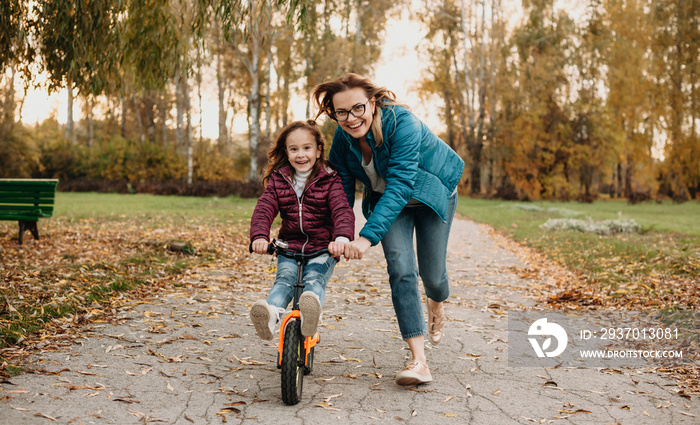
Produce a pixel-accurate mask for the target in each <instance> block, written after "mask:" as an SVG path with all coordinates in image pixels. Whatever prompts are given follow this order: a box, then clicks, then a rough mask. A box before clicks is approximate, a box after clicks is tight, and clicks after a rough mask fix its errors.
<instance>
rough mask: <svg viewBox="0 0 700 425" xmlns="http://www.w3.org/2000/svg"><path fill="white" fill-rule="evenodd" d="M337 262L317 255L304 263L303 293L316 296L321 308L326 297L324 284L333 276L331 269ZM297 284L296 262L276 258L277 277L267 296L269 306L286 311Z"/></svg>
mask: <svg viewBox="0 0 700 425" xmlns="http://www.w3.org/2000/svg"><path fill="white" fill-rule="evenodd" d="M337 262H338V261H337V260H336V259H335V258H333V257H331V256H329V255H328V254H324V255H319V256H318V257H315V258H312V259H310V260H309V262H308V263H306V267H305V268H304V275H303V280H304V292H306V291H311V292H313V293H314V294H316V295H318V299H319V300H320V301H321V306H323V300H324V298H325V297H326V284H327V283H328V280H329V279H330V278H331V276H332V275H333V269H334V268H335V265H336V263H337ZM296 282H297V262H296V261H295V260H292V259H291V258H287V257H283V256H281V255H280V256H278V257H277V277H276V278H275V284H274V285H272V289H270V294H269V295H268V296H267V303H268V304H269V305H271V306H274V307H278V308H281V309H286V308H287V305H289V302H290V301H291V300H292V298H294V284H295V283H296Z"/></svg>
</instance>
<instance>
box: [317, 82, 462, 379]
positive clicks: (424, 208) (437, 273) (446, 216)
mask: <svg viewBox="0 0 700 425" xmlns="http://www.w3.org/2000/svg"><path fill="white" fill-rule="evenodd" d="M313 97H314V100H315V102H316V106H317V108H318V110H319V113H318V114H319V115H321V114H322V113H325V114H327V115H328V116H329V117H330V118H331V119H333V120H335V121H337V122H338V124H339V126H338V128H337V130H336V132H335V135H334V136H333V145H332V146H331V150H330V153H329V160H330V162H331V164H332V165H333V166H335V167H336V168H337V170H338V173H339V174H340V178H341V180H342V182H343V189H344V190H345V194H346V195H347V197H348V201H349V203H350V205H353V203H354V201H355V182H356V180H359V181H361V182H362V183H363V185H364V193H363V199H362V212H363V214H364V216H365V217H366V218H367V223H366V224H365V225H364V227H363V228H362V229H361V230H360V232H359V237H358V238H357V239H356V240H354V241H352V242H350V243H347V244H345V253H344V255H345V257H346V258H347V259H360V258H362V256H363V254H364V253H365V252H366V251H367V250H368V249H369V248H370V247H371V246H374V245H377V244H378V243H379V242H381V243H382V249H383V250H384V256H385V258H386V261H387V269H388V272H389V283H390V285H391V294H392V302H393V304H394V311H395V312H396V318H397V320H398V322H399V329H400V330H401V335H402V337H403V338H404V339H405V340H406V342H407V343H408V346H409V348H410V350H411V355H412V361H411V362H410V363H409V364H408V365H407V366H406V368H405V369H404V370H402V371H401V372H399V373H398V374H397V375H396V383H397V384H399V385H413V384H422V383H426V382H430V381H432V376H431V375H430V369H429V368H428V365H427V362H426V357H425V342H424V335H425V334H426V327H425V321H424V320H423V308H422V303H421V296H420V288H419V286H418V276H420V277H421V278H422V280H423V286H424V288H425V294H426V305H427V310H428V332H427V333H428V334H429V335H430V339H431V341H432V342H433V343H434V344H437V343H439V342H440V340H441V339H442V335H443V321H444V309H443V304H442V303H443V301H444V300H445V299H446V298H447V297H448V296H449V292H450V290H449V280H448V276H447V264H446V258H447V240H448V238H449V233H450V227H451V225H452V218H453V217H454V213H455V208H456V206H457V184H458V183H459V180H460V178H461V176H462V172H463V171H464V161H462V159H461V158H460V157H459V156H458V155H457V154H456V153H455V152H454V151H453V150H452V149H450V147H449V146H447V145H446V144H445V142H443V141H442V140H440V139H439V138H438V137H437V136H435V134H433V132H431V131H430V129H428V127H427V126H426V125H425V124H423V123H422V122H421V121H420V120H418V119H417V118H416V117H415V115H413V113H411V112H410V111H409V110H408V109H407V108H405V107H403V106H401V105H398V104H397V103H396V96H395V95H394V93H392V92H391V91H389V90H387V89H386V88H384V87H378V86H376V85H375V84H373V83H372V82H371V81H370V80H369V79H367V78H364V77H362V76H359V75H357V74H347V75H344V76H342V77H340V78H338V79H336V80H333V81H328V82H325V83H323V84H320V85H319V86H317V87H316V88H315V89H314V93H313ZM317 118H318V117H317ZM414 231H415V234H416V241H417V257H418V263H417V264H416V253H414V250H413V233H414Z"/></svg>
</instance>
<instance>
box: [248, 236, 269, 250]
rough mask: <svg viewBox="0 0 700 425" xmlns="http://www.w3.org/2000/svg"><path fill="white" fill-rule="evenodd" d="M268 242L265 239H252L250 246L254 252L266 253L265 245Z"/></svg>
mask: <svg viewBox="0 0 700 425" xmlns="http://www.w3.org/2000/svg"><path fill="white" fill-rule="evenodd" d="M269 244H270V242H268V241H267V240H265V239H263V238H259V239H256V240H254V241H253V243H252V244H251V247H252V249H253V252H254V253H256V254H267V246H268V245H269Z"/></svg>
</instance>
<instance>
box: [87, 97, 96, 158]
mask: <svg viewBox="0 0 700 425" xmlns="http://www.w3.org/2000/svg"><path fill="white" fill-rule="evenodd" d="M92 108H93V102H92V96H86V97H85V121H86V122H87V145H88V146H89V147H92V145H93V143H94V141H95V125H94V123H93V119H92Z"/></svg>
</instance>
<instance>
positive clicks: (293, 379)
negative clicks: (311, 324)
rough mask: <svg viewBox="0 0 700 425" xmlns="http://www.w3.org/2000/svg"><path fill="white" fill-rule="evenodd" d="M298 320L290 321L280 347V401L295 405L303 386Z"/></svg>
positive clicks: (302, 359)
mask: <svg viewBox="0 0 700 425" xmlns="http://www.w3.org/2000/svg"><path fill="white" fill-rule="evenodd" d="M300 326H301V325H300V323H299V320H290V321H289V322H288V323H287V328H286V329H285V330H284V342H283V344H284V345H283V346H282V401H284V403H285V404H289V405H292V404H297V403H299V400H301V391H302V387H303V384H304V339H303V338H302V336H301V329H300Z"/></svg>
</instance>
